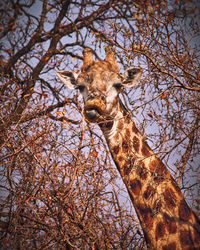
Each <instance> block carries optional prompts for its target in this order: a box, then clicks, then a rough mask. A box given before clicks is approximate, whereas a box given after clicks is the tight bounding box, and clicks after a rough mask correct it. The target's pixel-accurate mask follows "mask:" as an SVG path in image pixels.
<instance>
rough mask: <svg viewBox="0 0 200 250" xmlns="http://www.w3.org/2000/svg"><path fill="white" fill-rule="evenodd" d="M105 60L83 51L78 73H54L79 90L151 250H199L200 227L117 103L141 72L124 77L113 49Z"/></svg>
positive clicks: (127, 74) (171, 178)
mask: <svg viewBox="0 0 200 250" xmlns="http://www.w3.org/2000/svg"><path fill="white" fill-rule="evenodd" d="M105 50H106V57H105V60H99V61H95V60H94V59H93V53H92V50H91V49H90V48H86V49H84V51H83V66H82V68H81V73H80V74H77V73H75V72H73V71H64V70H61V71H57V72H56V74H57V76H58V77H59V79H60V80H61V81H62V82H63V83H64V84H65V85H66V86H67V87H68V88H70V89H79V91H80V92H81V94H82V96H83V101H84V116H85V118H86V119H87V121H88V122H95V123H97V124H98V125H99V126H100V128H101V130H102V132H103V134H104V137H105V139H106V142H107V145H108V147H109V150H110V153H111V155H112V158H113V160H114V162H115V164H116V167H117V169H118V171H119V173H120V175H121V177H122V180H123V182H124V184H125V186H126V188H127V191H128V193H129V196H130V199H131V201H132V204H133V206H134V208H135V211H136V214H137V216H138V218H139V221H140V224H141V228H142V230H143V233H144V238H145V241H146V244H147V247H148V248H149V249H163V250H167V249H170V250H171V249H173V250H175V249H200V222H199V219H198V217H197V216H196V215H195V213H193V211H192V210H191V209H190V208H189V206H188V205H187V203H186V201H185V199H184V196H183V194H182V192H181V190H180V188H179V187H178V185H177V183H176V182H175V180H174V179H173V177H172V176H171V174H170V172H169V171H168V169H167V168H166V166H165V165H164V164H163V162H162V161H161V160H160V159H159V158H158V157H157V155H156V154H155V153H154V152H153V151H152V150H151V148H150V147H149V146H148V144H147V143H146V141H145V139H144V137H143V135H142V134H141V133H140V132H139V130H138V129H137V127H136V125H135V124H134V122H133V120H132V118H131V116H130V114H129V112H128V111H127V110H126V108H125V107H124V105H123V103H122V102H121V100H120V98H119V92H120V90H121V89H123V88H127V87H132V86H133V85H134V84H136V82H137V81H138V80H139V79H140V77H141V75H142V70H141V69H139V68H130V69H127V70H126V71H125V72H124V73H123V74H120V72H119V66H118V64H117V61H116V59H115V53H114V50H113V48H112V47H111V46H108V47H106V49H105Z"/></svg>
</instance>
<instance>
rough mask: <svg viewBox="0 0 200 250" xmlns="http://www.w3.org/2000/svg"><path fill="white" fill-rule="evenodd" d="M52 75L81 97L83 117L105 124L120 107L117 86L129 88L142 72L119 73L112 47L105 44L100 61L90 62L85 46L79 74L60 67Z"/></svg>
mask: <svg viewBox="0 0 200 250" xmlns="http://www.w3.org/2000/svg"><path fill="white" fill-rule="evenodd" d="M56 74H57V76H58V77H59V78H60V80H61V81H62V82H63V83H64V84H65V85H66V86H67V87H68V88H69V89H79V91H80V92H81V94H82V96H83V100H84V114H85V117H86V119H87V120H89V121H90V122H98V123H106V122H108V121H109V120H111V119H113V118H114V117H116V115H117V113H118V111H119V109H120V105H121V102H120V99H119V93H120V91H121V89H123V88H126V87H132V86H133V85H134V84H135V83H136V82H137V81H138V80H139V78H140V76H141V74H142V71H141V69H138V68H130V69H128V70H126V71H125V72H124V73H123V74H120V72H119V66H118V64H117V61H116V60H115V56H114V51H113V48H112V47H107V48H106V58H105V60H103V61H102V60H100V61H94V59H93V56H92V50H91V49H89V48H86V49H85V50H84V52H83V66H82V68H81V73H80V74H76V73H75V72H73V71H64V70H61V71H58V72H57V73H56Z"/></svg>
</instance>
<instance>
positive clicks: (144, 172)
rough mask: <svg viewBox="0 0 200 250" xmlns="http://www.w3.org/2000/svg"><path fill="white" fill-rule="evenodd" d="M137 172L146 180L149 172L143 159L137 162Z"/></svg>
mask: <svg viewBox="0 0 200 250" xmlns="http://www.w3.org/2000/svg"><path fill="white" fill-rule="evenodd" d="M137 174H138V175H139V176H140V178H141V180H146V178H147V175H148V172H147V169H146V168H145V165H144V163H143V162H142V161H140V162H138V164H137Z"/></svg>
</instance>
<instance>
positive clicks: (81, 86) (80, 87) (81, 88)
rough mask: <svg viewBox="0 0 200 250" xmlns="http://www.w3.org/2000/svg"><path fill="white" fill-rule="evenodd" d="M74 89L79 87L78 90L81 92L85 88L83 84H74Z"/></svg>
mask: <svg viewBox="0 0 200 250" xmlns="http://www.w3.org/2000/svg"><path fill="white" fill-rule="evenodd" d="M76 89H79V90H80V92H83V91H84V89H85V86H84V85H78V86H76Z"/></svg>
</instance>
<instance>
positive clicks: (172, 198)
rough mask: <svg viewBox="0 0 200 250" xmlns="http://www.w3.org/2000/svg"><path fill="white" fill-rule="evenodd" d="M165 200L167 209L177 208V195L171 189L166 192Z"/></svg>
mask: <svg viewBox="0 0 200 250" xmlns="http://www.w3.org/2000/svg"><path fill="white" fill-rule="evenodd" d="M163 195H164V200H165V202H166V204H167V207H168V208H169V209H172V208H174V207H175V206H176V203H175V202H176V195H175V193H174V191H173V190H172V189H171V188H166V190H165V192H164V194H163Z"/></svg>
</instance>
